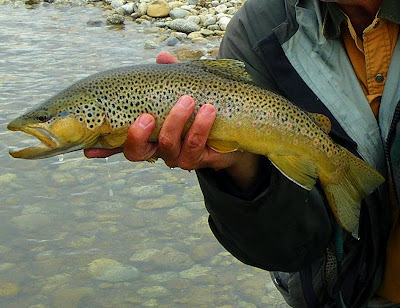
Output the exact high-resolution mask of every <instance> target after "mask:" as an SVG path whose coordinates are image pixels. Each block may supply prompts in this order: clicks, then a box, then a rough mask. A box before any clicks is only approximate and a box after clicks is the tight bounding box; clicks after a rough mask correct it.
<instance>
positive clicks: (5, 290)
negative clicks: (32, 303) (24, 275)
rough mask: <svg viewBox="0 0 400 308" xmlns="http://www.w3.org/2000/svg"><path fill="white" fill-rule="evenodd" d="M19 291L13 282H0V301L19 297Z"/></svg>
mask: <svg viewBox="0 0 400 308" xmlns="http://www.w3.org/2000/svg"><path fill="white" fill-rule="evenodd" d="M18 291H19V287H18V285H17V284H15V283H12V282H0V299H2V298H3V297H9V296H14V295H17V294H18Z"/></svg>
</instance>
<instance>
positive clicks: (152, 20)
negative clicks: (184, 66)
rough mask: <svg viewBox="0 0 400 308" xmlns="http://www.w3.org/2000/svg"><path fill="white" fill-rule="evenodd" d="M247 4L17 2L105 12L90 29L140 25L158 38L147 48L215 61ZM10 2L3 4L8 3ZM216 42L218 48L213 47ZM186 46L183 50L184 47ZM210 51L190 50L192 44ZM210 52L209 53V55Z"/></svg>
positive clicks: (223, 0)
mask: <svg viewBox="0 0 400 308" xmlns="http://www.w3.org/2000/svg"><path fill="white" fill-rule="evenodd" d="M244 1H245V0H180V1H175V0H172V1H168V0H133V1H132V0H100V1H96V0H95V1H93V0H22V1H19V0H18V1H13V2H14V3H16V4H18V3H19V4H24V5H26V6H28V7H35V6H38V5H75V6H76V5H86V6H95V7H100V8H102V9H103V10H104V20H102V21H101V20H100V21H99V20H93V21H92V20H90V21H88V23H87V25H88V26H89V27H97V26H102V25H103V24H105V25H107V26H110V27H114V28H116V29H123V28H124V25H125V24H127V23H132V22H134V23H137V24H140V26H141V27H142V28H144V29H145V32H146V33H152V34H154V39H150V40H148V41H147V42H146V43H145V45H144V48H145V49H156V48H158V47H159V46H160V45H163V46H168V47H180V48H176V49H175V48H174V51H175V54H176V56H177V57H178V58H179V59H180V60H192V59H197V58H201V57H211V58H212V57H215V56H216V55H217V53H218V44H219V41H220V40H221V38H222V36H223V35H224V34H225V30H226V27H227V25H228V23H229V22H230V20H231V18H232V17H233V15H234V14H235V13H236V12H237V10H238V9H239V8H240V7H241V6H242V4H243V2H244ZM7 2H10V0H0V4H1V3H7ZM210 42H213V43H214V44H211V45H210V44H209V43H210ZM182 43H183V45H184V46H182V47H181V46H179V44H182ZM190 43H193V44H196V45H199V44H200V45H202V46H206V45H207V44H208V46H207V48H190V47H191V44H190ZM205 49H206V51H205Z"/></svg>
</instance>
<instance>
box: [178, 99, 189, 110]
mask: <svg viewBox="0 0 400 308" xmlns="http://www.w3.org/2000/svg"><path fill="white" fill-rule="evenodd" d="M178 104H179V106H181V107H182V108H184V109H187V108H189V107H190V106H191V105H192V100H191V99H190V98H189V97H187V96H182V97H181V98H180V99H179V100H178Z"/></svg>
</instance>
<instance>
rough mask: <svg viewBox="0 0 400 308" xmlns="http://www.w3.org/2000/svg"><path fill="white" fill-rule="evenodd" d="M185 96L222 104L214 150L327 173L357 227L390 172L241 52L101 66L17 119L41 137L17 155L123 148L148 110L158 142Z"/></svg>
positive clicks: (299, 174)
mask: <svg viewBox="0 0 400 308" xmlns="http://www.w3.org/2000/svg"><path fill="white" fill-rule="evenodd" d="M185 94H186V95H190V96H192V97H193V98H194V101H195V102H196V108H195V113H196V112H197V111H198V109H199V108H200V107H201V106H203V105H204V104H208V103H209V104H213V105H214V106H215V108H216V110H217V117H216V120H215V122H214V124H213V127H212V129H211V132H210V135H209V137H208V140H207V145H208V146H209V147H210V148H212V149H214V150H215V151H217V152H221V153H229V152H234V151H245V152H251V153H255V154H259V155H264V156H266V157H267V158H268V159H269V160H270V161H271V162H272V164H273V165H274V166H275V167H276V168H277V169H279V170H280V171H281V172H282V173H283V174H284V175H285V176H286V177H287V178H288V179H290V180H291V181H293V182H294V183H296V184H297V185H299V186H301V187H302V188H304V189H306V190H311V189H312V188H313V187H314V186H315V184H316V182H317V181H319V183H320V184H321V186H322V188H323V191H324V193H325V195H326V199H327V201H328V204H329V206H330V208H331V209H332V212H333V214H334V216H335V217H336V220H337V221H338V222H339V224H340V225H341V226H342V227H343V228H344V229H346V230H347V231H349V232H356V229H357V227H358V220H359V213H360V207H361V202H362V200H363V199H364V198H365V197H366V196H368V195H369V194H370V193H372V192H373V191H374V190H375V189H376V188H378V187H379V186H380V185H381V184H382V183H383V182H384V181H385V179H384V177H383V176H382V175H381V174H380V173H379V172H378V171H376V170H375V169H374V168H372V167H371V166H369V165H368V164H367V163H365V162H364V161H363V160H361V159H360V158H358V157H356V156H355V155H354V154H352V153H351V152H350V151H348V150H347V149H345V148H344V147H342V146H340V145H339V144H337V143H335V142H334V141H333V140H332V138H331V137H330V136H329V131H330V125H331V124H330V121H329V118H328V117H326V116H324V115H321V114H314V113H310V112H307V111H305V110H302V109H300V108H298V107H297V106H295V105H294V104H292V103H291V102H290V101H289V100H287V99H286V98H285V97H283V96H281V95H279V94H276V93H274V92H271V91H269V90H267V89H264V88H262V87H260V86H258V85H256V84H255V83H254V82H253V81H252V78H251V76H250V75H249V74H248V73H247V71H246V68H245V65H244V63H242V62H241V61H238V60H233V59H217V60H195V61H189V62H181V63H175V64H168V65H165V64H164V65H162V64H143V65H140V64H139V65H133V66H127V67H121V68H116V69H111V70H107V71H103V72H99V73H97V74H93V75H91V76H89V77H86V78H84V79H82V80H79V81H77V82H76V83H74V84H72V85H71V86H69V87H67V88H66V89H65V90H63V91H61V92H60V93H58V94H56V95H54V96H53V97H51V98H49V99H48V100H46V101H45V102H43V103H42V104H40V105H38V106H37V107H35V108H33V109H32V110H30V111H28V112H27V113H25V114H23V115H21V116H19V117H17V118H16V119H14V120H13V121H11V122H10V123H9V124H8V126H7V128H8V129H9V130H11V131H22V132H24V133H27V134H30V135H32V136H34V137H36V138H37V139H38V140H39V141H40V143H39V144H38V145H35V146H29V147H27V148H24V149H20V150H10V155H11V156H13V157H15V158H24V159H39V158H46V157H51V156H54V155H58V154H64V153H67V152H71V151H77V150H81V149H85V148H89V147H101V148H116V147H120V146H122V145H123V144H124V142H125V140H126V138H127V131H128V127H129V126H130V125H131V124H132V123H133V122H134V121H135V120H136V119H137V118H138V117H139V115H141V114H143V113H149V114H152V115H153V116H154V117H155V118H156V128H155V130H154V133H153V134H152V136H151V137H150V141H152V142H156V141H157V136H158V133H159V131H160V129H161V126H162V124H163V123H164V121H165V119H166V117H167V115H168V113H169V111H170V110H171V108H172V107H173V105H174V104H175V103H176V101H177V99H178V98H179V97H181V96H182V95H185ZM195 113H194V114H195ZM193 119H194V115H193V116H192V118H191V119H190V120H189V121H188V123H187V125H186V126H185V129H184V133H183V136H182V137H184V134H185V133H186V132H187V130H188V128H189V127H190V125H191V124H192V123H193Z"/></svg>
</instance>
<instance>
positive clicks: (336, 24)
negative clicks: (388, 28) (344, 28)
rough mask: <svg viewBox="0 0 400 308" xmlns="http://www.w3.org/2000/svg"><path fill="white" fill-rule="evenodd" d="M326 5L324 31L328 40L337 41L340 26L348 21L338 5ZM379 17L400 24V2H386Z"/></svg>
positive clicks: (393, 0) (392, 0)
mask: <svg viewBox="0 0 400 308" xmlns="http://www.w3.org/2000/svg"><path fill="white" fill-rule="evenodd" d="M325 5H326V7H325V8H324V21H323V29H322V31H323V34H324V36H325V37H326V38H328V39H336V38H338V37H339V36H340V32H341V29H340V25H341V23H342V22H343V21H344V20H346V15H345V14H344V13H343V12H342V10H341V9H340V7H339V5H338V4H337V3H333V2H328V3H326V4H325ZM378 17H379V18H383V19H386V20H389V21H391V22H394V23H396V24H400V1H399V0H384V1H383V3H382V6H381V9H380V10H379V13H378Z"/></svg>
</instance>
